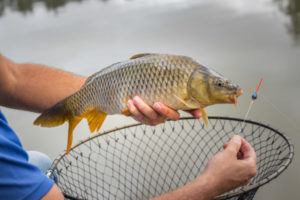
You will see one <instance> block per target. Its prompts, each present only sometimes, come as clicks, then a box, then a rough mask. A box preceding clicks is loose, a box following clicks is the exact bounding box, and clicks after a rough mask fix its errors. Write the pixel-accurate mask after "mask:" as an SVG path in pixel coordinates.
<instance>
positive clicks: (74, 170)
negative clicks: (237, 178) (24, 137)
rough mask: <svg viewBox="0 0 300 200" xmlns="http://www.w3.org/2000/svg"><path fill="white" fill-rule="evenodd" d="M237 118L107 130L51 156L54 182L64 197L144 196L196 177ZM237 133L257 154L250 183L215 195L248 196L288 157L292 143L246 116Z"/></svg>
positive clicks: (277, 171) (237, 122)
mask: <svg viewBox="0 0 300 200" xmlns="http://www.w3.org/2000/svg"><path fill="white" fill-rule="evenodd" d="M241 122H242V120H240V119H233V118H224V117H210V118H209V126H208V128H205V127H204V125H203V124H202V122H200V120H198V119H192V118H182V119H180V120H179V121H176V122H173V121H168V122H166V123H164V124H161V125H158V126H155V127H151V126H145V125H133V126H127V127H123V128H119V129H114V130H112V131H108V132H106V133H104V134H101V135H96V136H94V137H92V138H89V139H87V140H85V141H83V142H81V143H80V144H78V145H76V146H75V147H74V148H73V149H72V150H71V152H70V154H69V155H64V154H63V155H62V156H60V157H59V158H58V159H56V160H55V162H54V164H53V166H52V168H51V171H50V175H51V173H52V172H53V171H56V173H57V174H58V176H59V184H58V186H59V187H60V189H61V190H62V191H63V193H64V194H65V196H66V197H67V198H69V199H146V198H150V197H154V196H157V195H160V194H162V193H165V192H168V191H170V190H173V189H175V188H178V187H180V186H182V185H185V184H186V183H188V182H190V181H191V180H193V179H194V178H196V177H197V176H198V175H199V174H200V173H201V171H202V170H203V169H204V167H205V165H206V163H207V162H208V160H209V159H210V158H211V157H212V156H213V155H215V154H216V153H217V152H219V151H220V150H221V149H222V145H223V144H224V143H225V142H227V141H229V140H230V138H231V136H232V135H233V133H235V132H237V131H239V130H240V125H241ZM240 135H241V136H242V137H244V138H245V139H246V140H247V141H248V142H249V143H250V144H251V145H252V146H253V147H254V148H255V151H256V153H257V157H258V160H257V167H258V173H257V175H256V176H255V177H254V178H253V179H252V180H251V182H250V183H249V184H248V185H246V186H243V187H239V188H237V189H235V190H232V191H230V192H228V193H226V194H223V195H221V196H219V197H217V199H252V198H253V197H254V195H255V192H256V191H257V189H258V187H259V186H261V185H263V184H265V183H267V182H269V181H270V180H272V179H273V178H275V177H277V176H278V175H279V174H280V173H281V172H282V171H283V170H284V169H285V168H286V167H287V166H288V165H289V164H290V162H291V160H292V157H293V146H292V145H291V144H290V142H289V140H288V139H286V137H285V136H284V135H283V134H281V133H279V132H278V131H276V130H274V129H272V128H270V127H268V126H265V125H263V124H260V123H256V122H252V121H246V123H245V125H244V128H243V129H242V131H241V133H240Z"/></svg>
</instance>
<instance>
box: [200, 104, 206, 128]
mask: <svg viewBox="0 0 300 200" xmlns="http://www.w3.org/2000/svg"><path fill="white" fill-rule="evenodd" d="M201 113H202V117H201V119H202V121H203V123H204V124H205V127H206V128H207V127H208V117H207V114H206V112H205V110H204V109H203V108H201Z"/></svg>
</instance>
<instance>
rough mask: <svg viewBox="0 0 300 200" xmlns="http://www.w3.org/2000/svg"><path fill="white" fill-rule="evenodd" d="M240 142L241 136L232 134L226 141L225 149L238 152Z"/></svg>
mask: <svg viewBox="0 0 300 200" xmlns="http://www.w3.org/2000/svg"><path fill="white" fill-rule="evenodd" d="M241 144H242V138H241V137H240V136H238V135H234V136H232V138H231V140H230V141H229V142H228V143H226V147H225V150H229V149H230V150H232V151H234V152H236V153H238V152H239V150H240V148H241Z"/></svg>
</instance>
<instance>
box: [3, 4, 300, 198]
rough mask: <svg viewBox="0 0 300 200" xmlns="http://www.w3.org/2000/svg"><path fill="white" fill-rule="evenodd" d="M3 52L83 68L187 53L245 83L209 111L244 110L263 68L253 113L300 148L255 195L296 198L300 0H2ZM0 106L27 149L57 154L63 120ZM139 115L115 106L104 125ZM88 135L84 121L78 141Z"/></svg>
mask: <svg viewBox="0 0 300 200" xmlns="http://www.w3.org/2000/svg"><path fill="white" fill-rule="evenodd" d="M0 52H1V53H2V54H3V55H5V56H6V57H8V58H10V59H12V60H14V61H17V62H35V63H41V64H45V65H48V66H53V67H56V68H60V69H63V70H67V71H70V72H73V73H76V74H80V75H84V76H89V75H90V74H92V73H94V72H96V71H98V70H100V69H101V68H103V67H105V66H107V65H109V64H112V63H114V62H117V61H120V60H126V59H128V58H129V57H130V56H132V55H134V54H137V53H143V52H158V53H170V54H181V55H188V56H191V57H193V58H195V59H197V60H198V61H199V62H200V63H202V64H203V65H206V66H208V67H211V68H214V69H215V70H216V71H218V72H220V73H221V74H223V75H225V76H226V77H228V78H229V79H231V80H232V81H233V82H236V83H238V84H239V85H240V86H241V87H242V88H243V89H244V92H245V94H244V95H243V96H241V97H240V98H239V105H238V107H237V108H235V107H234V106H232V105H217V106H213V107H211V108H207V113H208V115H221V116H233V117H240V118H243V117H244V115H245V113H246V111H247V108H248V105H249V102H250V96H251V94H252V93H253V92H254V91H255V89H256V87H257V84H258V82H259V80H260V78H261V77H263V78H264V81H263V83H262V87H261V90H260V93H261V94H262V95H263V96H264V97H265V98H261V97H260V96H259V99H258V100H257V101H256V102H255V103H254V105H253V108H252V110H251V112H250V114H249V119H252V120H255V121H260V122H263V123H266V124H269V125H270V126H272V127H273V128H276V129H279V130H281V131H282V132H284V133H286V134H287V135H288V136H289V137H290V138H291V139H292V143H293V144H294V145H295V147H296V156H295V158H294V161H293V163H292V165H291V166H290V167H289V168H288V169H287V170H286V171H285V172H284V173H283V174H282V175H281V176H279V178H277V179H276V180H275V181H272V182H271V183H270V184H268V185H266V186H264V187H263V188H261V189H260V190H259V192H258V193H257V195H256V197H255V199H274V200H275V199H278V200H279V199H297V197H298V198H299V196H297V195H299V194H297V193H298V192H297V190H298V188H299V185H300V175H299V167H300V160H299V159H300V157H299V156H300V150H299V148H298V146H299V145H300V131H299V130H300V128H299V127H298V126H297V125H298V124H299V123H300V106H299V99H300V89H299V87H300V83H299V82H300V78H299V74H300V66H299V64H300V1H298V0H252V1H246V0H228V1H226V3H225V2H224V1H222V0H164V1H160V0H102V1H100V0H98V1H97V0H88V1H81V0H69V1H68V0H46V1H42V0H28V1H22V0H20V1H17V0H3V1H0ZM264 99H268V100H270V101H271V102H272V104H273V105H275V107H276V109H275V108H274V107H273V106H272V105H271V104H270V103H268V102H267V101H266V100H264ZM1 109H2V111H3V113H4V114H5V115H6V117H7V118H8V121H9V123H10V124H11V126H12V127H13V128H14V130H15V131H16V132H17V133H18V135H19V137H20V138H21V141H22V143H23V145H24V147H25V148H26V149H28V150H30V149H35V150H39V151H43V152H45V153H47V154H48V155H50V156H51V157H52V158H55V157H57V156H58V154H60V153H61V152H62V151H63V150H64V149H65V147H66V138H67V126H66V125H63V126H61V127H57V128H52V129H46V128H40V127H35V126H33V124H32V122H33V121H34V119H35V118H36V117H37V114H35V113H29V112H25V111H16V110H12V109H6V108H1ZM277 110H279V111H280V112H281V114H280V113H279V112H278V111H277ZM182 114H183V115H184V113H182ZM133 122H134V121H133V120H132V119H130V118H126V117H123V116H109V117H108V118H107V120H106V121H105V122H104V125H103V128H102V129H103V130H105V129H110V128H114V127H116V126H121V125H124V124H128V123H133ZM89 135H90V134H89V132H88V128H87V124H86V123H85V122H82V123H81V124H80V125H79V126H78V127H77V129H76V130H75V135H74V141H79V140H80V139H83V138H85V137H88V136H89Z"/></svg>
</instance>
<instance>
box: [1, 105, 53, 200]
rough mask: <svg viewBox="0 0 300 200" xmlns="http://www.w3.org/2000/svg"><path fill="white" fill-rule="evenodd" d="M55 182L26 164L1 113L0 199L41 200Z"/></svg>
mask: <svg viewBox="0 0 300 200" xmlns="http://www.w3.org/2000/svg"><path fill="white" fill-rule="evenodd" d="M53 184H54V182H53V180H52V179H49V178H48V177H47V176H46V175H45V174H43V173H42V172H41V171H40V169H39V168H38V167H36V166H34V165H32V164H30V163H28V155H27V153H26V151H25V150H24V149H23V148H22V144H21V142H20V140H19V138H18V137H17V135H16V133H15V132H14V131H13V130H12V129H11V128H10V127H9V126H8V123H7V121H6V119H5V117H4V115H3V114H2V112H1V110H0V199H9V200H15V199H30V200H35V199H41V198H42V197H43V196H44V195H45V194H47V193H48V191H49V190H50V189H51V188H52V186H53Z"/></svg>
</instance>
